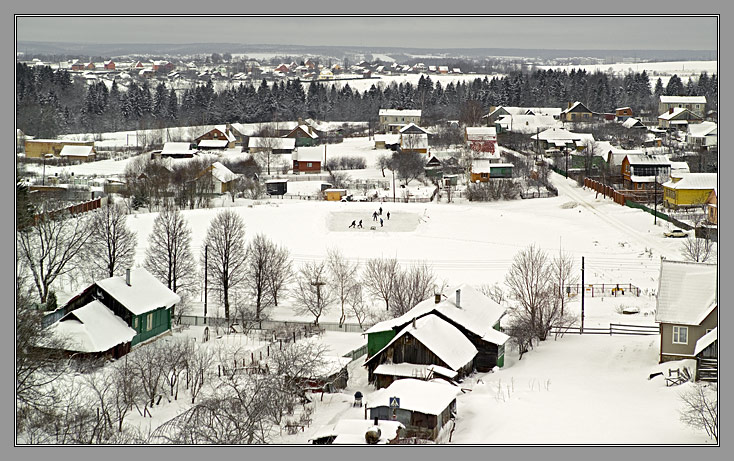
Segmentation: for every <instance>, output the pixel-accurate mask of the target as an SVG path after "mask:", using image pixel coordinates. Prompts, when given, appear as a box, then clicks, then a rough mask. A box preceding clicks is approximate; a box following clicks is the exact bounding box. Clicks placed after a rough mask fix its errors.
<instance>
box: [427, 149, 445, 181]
mask: <svg viewBox="0 0 734 461" xmlns="http://www.w3.org/2000/svg"><path fill="white" fill-rule="evenodd" d="M425 172H426V176H427V177H429V178H436V177H438V178H440V177H441V176H442V175H443V164H442V163H441V161H440V160H439V159H438V157H436V156H435V155H432V154H429V156H428V160H427V161H426V166H425Z"/></svg>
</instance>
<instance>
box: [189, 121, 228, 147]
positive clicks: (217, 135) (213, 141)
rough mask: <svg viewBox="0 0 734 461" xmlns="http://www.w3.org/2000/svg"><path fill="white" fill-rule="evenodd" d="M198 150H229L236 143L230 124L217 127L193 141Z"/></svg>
mask: <svg viewBox="0 0 734 461" xmlns="http://www.w3.org/2000/svg"><path fill="white" fill-rule="evenodd" d="M194 141H195V142H196V145H197V147H198V148H199V149H206V150H223V149H231V148H232V147H234V146H235V144H236V143H237V137H236V136H235V134H234V132H233V130H232V126H231V125H230V124H226V125H217V126H215V127H214V128H212V129H210V130H208V131H207V132H205V133H204V134H202V135H200V136H198V137H196V139H195V140H194Z"/></svg>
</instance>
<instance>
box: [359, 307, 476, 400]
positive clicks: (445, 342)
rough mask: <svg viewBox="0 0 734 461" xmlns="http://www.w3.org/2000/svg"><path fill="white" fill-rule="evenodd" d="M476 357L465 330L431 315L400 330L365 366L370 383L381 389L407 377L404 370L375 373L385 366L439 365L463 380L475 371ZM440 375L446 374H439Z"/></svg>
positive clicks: (453, 376) (452, 376)
mask: <svg viewBox="0 0 734 461" xmlns="http://www.w3.org/2000/svg"><path fill="white" fill-rule="evenodd" d="M476 355H477V349H476V347H474V345H473V344H472V343H471V341H469V340H468V339H467V338H466V336H464V335H463V334H462V333H461V331H459V330H458V329H457V328H456V327H454V326H453V325H451V324H450V323H448V322H446V321H445V320H442V319H441V318H440V317H437V316H436V315H434V314H429V315H426V316H424V317H421V318H419V319H415V320H413V321H412V322H411V323H409V324H408V325H407V326H406V327H404V328H403V329H402V330H400V331H399V332H398V333H397V334H396V335H395V336H394V337H393V338H392V339H391V340H390V342H389V343H387V345H385V347H383V348H382V349H381V350H380V351H378V352H377V353H375V354H374V355H372V356H370V358H369V359H367V361H366V362H365V366H366V367H367V373H368V380H369V382H374V383H375V386H376V387H377V388H378V389H380V388H383V387H387V386H389V385H390V384H391V383H392V382H393V381H395V380H396V379H400V378H403V377H404V371H403V373H400V371H399V370H398V372H397V373H396V374H390V373H389V372H387V371H385V370H383V371H382V372H380V373H378V374H375V369H376V368H378V367H379V366H380V365H382V364H387V365H393V364H404V365H411V366H415V365H418V366H420V365H435V366H437V367H439V368H440V369H442V370H448V373H449V374H451V376H450V378H457V379H463V378H464V377H465V376H466V375H468V374H470V373H471V372H472V371H473V369H474V367H473V365H474V357H476ZM438 374H442V373H441V372H440V371H439V373H438ZM445 374H446V373H445V372H444V374H442V376H445ZM413 377H416V376H413Z"/></svg>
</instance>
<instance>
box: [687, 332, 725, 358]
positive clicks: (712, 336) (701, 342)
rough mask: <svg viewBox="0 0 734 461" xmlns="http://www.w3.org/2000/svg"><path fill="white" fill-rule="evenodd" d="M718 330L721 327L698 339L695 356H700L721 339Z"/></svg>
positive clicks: (694, 351)
mask: <svg viewBox="0 0 734 461" xmlns="http://www.w3.org/2000/svg"><path fill="white" fill-rule="evenodd" d="M718 330H719V327H715V328H714V329H713V330H711V331H709V332H708V333H706V334H705V335H703V336H701V337H700V338H698V341H696V348H695V349H694V350H693V355H698V354H700V353H701V352H702V351H703V350H704V349H706V348H707V347H709V346H710V345H712V344H713V343H714V341H716V340H717V339H719V332H718Z"/></svg>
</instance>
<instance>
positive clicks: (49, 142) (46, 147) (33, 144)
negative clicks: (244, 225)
mask: <svg viewBox="0 0 734 461" xmlns="http://www.w3.org/2000/svg"><path fill="white" fill-rule="evenodd" d="M64 146H94V141H66V140H61V139H26V141H25V156H26V158H43V156H44V155H46V154H52V155H53V156H54V157H59V156H60V155H61V150H62V149H63V148H64Z"/></svg>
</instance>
